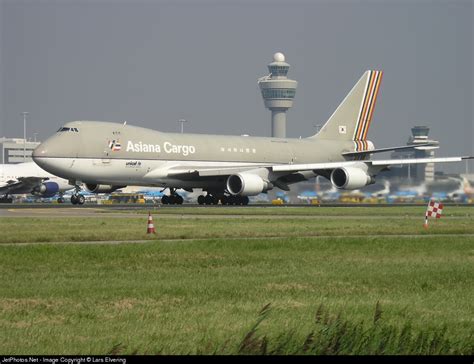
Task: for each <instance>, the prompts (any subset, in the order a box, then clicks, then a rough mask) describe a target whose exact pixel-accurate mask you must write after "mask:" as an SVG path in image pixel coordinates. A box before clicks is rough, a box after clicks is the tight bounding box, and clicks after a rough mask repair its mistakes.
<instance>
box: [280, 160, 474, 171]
mask: <svg viewBox="0 0 474 364" xmlns="http://www.w3.org/2000/svg"><path fill="white" fill-rule="evenodd" d="M473 158H474V157H446V158H411V159H382V160H360V161H343V162H329V163H308V164H280V165H276V166H272V170H273V172H299V171H308V170H313V171H318V170H327V169H334V168H340V167H350V166H354V165H357V164H360V163H364V164H366V165H367V166H369V167H375V169H378V170H379V171H380V170H383V169H385V168H387V167H390V166H391V165H403V164H422V163H448V162H460V161H463V160H465V159H473Z"/></svg>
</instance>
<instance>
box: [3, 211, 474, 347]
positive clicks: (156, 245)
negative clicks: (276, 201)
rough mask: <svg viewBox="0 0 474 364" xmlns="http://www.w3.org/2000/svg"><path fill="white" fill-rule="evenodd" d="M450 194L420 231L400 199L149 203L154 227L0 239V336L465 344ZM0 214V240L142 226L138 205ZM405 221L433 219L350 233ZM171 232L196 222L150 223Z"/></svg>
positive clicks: (92, 343) (468, 307) (104, 341)
mask: <svg viewBox="0 0 474 364" xmlns="http://www.w3.org/2000/svg"><path fill="white" fill-rule="evenodd" d="M452 209H453V213H457V214H458V215H456V216H455V217H453V218H445V217H443V218H442V219H441V220H439V221H436V222H432V223H431V225H430V229H429V230H428V231H425V230H424V229H423V228H422V224H423V219H422V218H421V219H420V218H419V216H418V214H413V215H411V214H412V211H411V210H410V209H407V214H408V215H409V217H408V218H405V217H403V216H402V217H400V215H394V216H393V217H394V218H393V219H387V221H386V222H385V223H384V224H381V223H379V220H380V219H377V218H374V219H370V218H361V216H362V215H361V214H360V213H359V212H360V210H357V209H353V210H352V214H349V213H347V218H345V219H342V220H339V219H337V217H334V218H329V217H326V218H321V217H318V216H315V217H314V218H313V217H310V218H302V219H298V217H291V216H288V217H286V218H278V219H272V218H270V217H268V216H263V217H258V218H250V219H249V218H246V217H245V216H242V218H239V219H234V218H228V217H219V216H215V217H212V218H205V217H203V218H197V217H192V216H188V217H186V218H183V217H181V214H177V215H172V216H168V217H165V216H164V215H163V216H161V215H160V213H155V214H154V218H155V225H157V226H158V235H157V237H158V239H156V240H154V241H150V242H147V243H144V244H120V245H103V244H99V245H74V244H60V245H50V244H32V245H25V246H15V245H14V244H13V245H4V246H2V247H0V276H1V277H2V284H1V285H0V352H1V353H2V354H89V353H90V354H106V353H120V354H130V353H140V354H155V353H163V354H187V353H191V354H193V353H198V354H203V353H204V354H212V353H224V354H236V353H266V354H282V353H283V354H288V353H289V354H301V353H308V354H374V353H382V354H411V353H415V354H433V353H435V354H470V355H472V354H474V348H473V344H472V343H473V342H474V341H473V335H474V332H473V327H474V290H473V289H472V282H473V279H474V264H473V263H474V237H473V236H469V235H465V236H462V235H449V234H458V233H464V232H469V233H472V232H473V230H472V227H471V225H472V220H471V218H470V217H463V213H464V212H460V211H457V212H456V211H454V210H455V208H454V207H453V208H452ZM170 210H171V209H170ZM236 210H239V211H240V210H241V209H236ZM242 210H243V209H242ZM269 210H273V209H269ZM308 210H312V209H308ZM321 210H322V209H321ZM387 210H390V209H387ZM409 210H410V211H409ZM346 211H348V212H349V210H346ZM240 213H242V212H240ZM298 213H299V210H298ZM328 213H329V209H328ZM310 214H311V212H310ZM368 214H370V212H369V213H368ZM464 214H465V213H464ZM326 216H329V215H326ZM364 216H367V215H364ZM410 216H412V217H410ZM464 216H465V215H464ZM414 217H416V219H415V218H414ZM161 221H163V222H162V223H161ZM69 224H71V225H70V226H69ZM68 226H69V228H68ZM0 227H1V228H2V241H3V242H4V243H5V242H9V243H14V242H21V241H27V242H41V241H44V240H46V239H52V240H51V241H68V239H69V240H73V239H72V237H75V238H74V240H81V239H85V240H108V239H113V240H115V239H118V240H122V239H131V240H133V239H144V238H146V237H145V236H146V234H145V231H146V218H144V217H137V218H131V219H125V218H121V217H107V216H103V217H102V216H101V217H98V218H84V219H77V218H76V219H71V218H67V217H65V218H58V219H55V220H54V221H51V220H48V219H42V218H32V219H31V218H14V219H13V218H11V219H10V218H5V219H1V220H0ZM6 228H9V230H5V229H6ZM174 230H176V231H174ZM405 230H408V232H412V233H413V234H420V235H427V234H432V233H433V234H434V235H433V236H430V237H424V238H418V237H416V236H414V237H406V236H405V237H403V236H392V237H389V236H379V237H376V236H374V237H366V236H363V234H364V232H367V231H379V232H380V233H381V234H397V233H401V232H405ZM354 231H355V232H356V233H357V234H360V235H361V236H358V237H351V236H350V234H351V232H354ZM323 233H324V234H323ZM305 234H315V235H317V234H322V235H334V236H336V235H337V237H331V236H322V237H312V236H308V237H298V236H299V235H305ZM436 234H448V235H443V236H436ZM208 235H209V236H208ZM233 235H234V238H237V239H233V238H231V237H232V236H233ZM262 235H268V236H277V237H276V238H273V239H266V238H265V237H261V238H258V236H262ZM5 236H6V237H5ZM48 236H51V237H48ZM182 236H185V237H193V236H196V237H200V238H199V239H195V240H175V241H173V240H164V239H161V238H162V237H167V238H171V239H173V238H180V237H182ZM245 237H252V239H246V238H245ZM254 237H257V238H254ZM22 239H23V240H22ZM267 304H270V306H269V307H270V309H268V308H267V309H264V310H263V312H262V313H261V314H260V315H259V312H260V311H261V310H262V308H263V307H265V306H266V305H267ZM376 307H377V308H376ZM377 312H378V313H377Z"/></svg>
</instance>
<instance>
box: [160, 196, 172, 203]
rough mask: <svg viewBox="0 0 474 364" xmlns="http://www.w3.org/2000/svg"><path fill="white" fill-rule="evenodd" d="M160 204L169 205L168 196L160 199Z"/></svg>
mask: <svg viewBox="0 0 474 364" xmlns="http://www.w3.org/2000/svg"><path fill="white" fill-rule="evenodd" d="M161 203H162V204H163V205H168V204H169V203H170V200H169V196H168V195H164V196H163V197H162V198H161Z"/></svg>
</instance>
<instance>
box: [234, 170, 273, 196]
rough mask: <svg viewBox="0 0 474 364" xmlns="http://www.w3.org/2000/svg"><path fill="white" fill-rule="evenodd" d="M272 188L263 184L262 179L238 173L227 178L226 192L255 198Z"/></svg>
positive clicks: (249, 174) (253, 175) (266, 183)
mask: <svg viewBox="0 0 474 364" xmlns="http://www.w3.org/2000/svg"><path fill="white" fill-rule="evenodd" d="M272 187H273V186H272V185H271V184H270V183H268V182H265V181H264V180H263V179H262V177H260V176H258V175H256V174H251V173H238V174H233V175H230V176H229V178H227V191H229V193H230V194H231V195H239V196H256V195H258V194H259V193H262V192H264V191H268V190H269V189H271V188H272Z"/></svg>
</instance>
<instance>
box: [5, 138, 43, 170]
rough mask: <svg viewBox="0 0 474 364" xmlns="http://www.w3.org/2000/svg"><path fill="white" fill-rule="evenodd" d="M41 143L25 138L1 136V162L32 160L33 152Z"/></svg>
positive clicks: (11, 162) (10, 162)
mask: <svg viewBox="0 0 474 364" xmlns="http://www.w3.org/2000/svg"><path fill="white" fill-rule="evenodd" d="M39 144H40V142H33V141H29V140H25V139H23V138H4V137H2V138H0V148H1V151H2V154H1V164H13V163H23V162H31V161H32V160H33V159H31V154H32V153H33V150H34V149H35V148H36V147H37V146H38V145H39Z"/></svg>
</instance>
